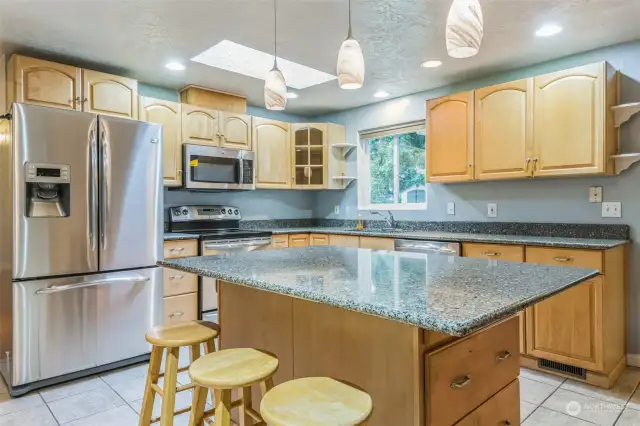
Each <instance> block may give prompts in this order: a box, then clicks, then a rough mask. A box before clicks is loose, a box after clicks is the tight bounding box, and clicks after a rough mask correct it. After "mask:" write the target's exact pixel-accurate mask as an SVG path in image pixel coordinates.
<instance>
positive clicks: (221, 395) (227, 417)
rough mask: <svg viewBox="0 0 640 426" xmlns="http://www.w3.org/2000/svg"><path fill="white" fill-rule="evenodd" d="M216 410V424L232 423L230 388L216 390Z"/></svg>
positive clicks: (227, 425)
mask: <svg viewBox="0 0 640 426" xmlns="http://www.w3.org/2000/svg"><path fill="white" fill-rule="evenodd" d="M215 395H216V411H215V414H214V415H213V419H214V423H213V425H214V426H229V425H231V391H230V390H229V389H223V390H218V389H216V390H215Z"/></svg>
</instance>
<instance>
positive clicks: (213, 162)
mask: <svg viewBox="0 0 640 426" xmlns="http://www.w3.org/2000/svg"><path fill="white" fill-rule="evenodd" d="M182 158H183V161H184V164H183V171H184V186H185V188H187V189H242V190H252V189H255V185H254V182H253V168H254V167H253V163H254V162H253V153H252V152H249V151H240V150H237V149H229V148H216V147H211V146H203V145H192V144H184V145H183V156H182Z"/></svg>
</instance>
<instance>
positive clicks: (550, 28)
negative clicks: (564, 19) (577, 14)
mask: <svg viewBox="0 0 640 426" xmlns="http://www.w3.org/2000/svg"><path fill="white" fill-rule="evenodd" d="M561 32H562V27H561V26H560V25H556V24H548V25H544V26H542V27H540V28H538V30H537V31H536V35H537V36H538V37H549V36H552V35H556V34H559V33H561Z"/></svg>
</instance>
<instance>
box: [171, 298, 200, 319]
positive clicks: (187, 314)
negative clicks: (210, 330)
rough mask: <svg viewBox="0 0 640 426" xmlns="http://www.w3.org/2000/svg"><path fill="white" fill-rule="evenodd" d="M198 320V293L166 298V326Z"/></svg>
mask: <svg viewBox="0 0 640 426" xmlns="http://www.w3.org/2000/svg"><path fill="white" fill-rule="evenodd" d="M197 319H198V293H189V294H183V295H180V296H171V297H165V298H164V324H165V325H170V324H178V323H181V322H186V321H195V320H197Z"/></svg>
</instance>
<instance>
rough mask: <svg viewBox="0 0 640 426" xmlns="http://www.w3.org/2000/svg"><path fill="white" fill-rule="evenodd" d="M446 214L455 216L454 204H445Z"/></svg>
mask: <svg viewBox="0 0 640 426" xmlns="http://www.w3.org/2000/svg"><path fill="white" fill-rule="evenodd" d="M447 214H456V203H453V202H448V203H447Z"/></svg>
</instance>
